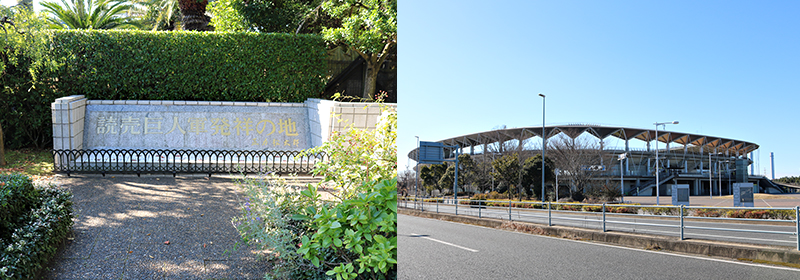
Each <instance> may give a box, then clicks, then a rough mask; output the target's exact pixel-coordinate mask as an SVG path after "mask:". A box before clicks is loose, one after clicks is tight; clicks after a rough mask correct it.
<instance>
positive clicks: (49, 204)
mask: <svg viewBox="0 0 800 280" xmlns="http://www.w3.org/2000/svg"><path fill="white" fill-rule="evenodd" d="M0 185H3V189H4V190H5V189H6V187H8V186H15V187H19V186H24V187H23V188H25V189H29V188H30V187H29V185H30V178H27V177H25V176H21V175H13V176H2V177H0ZM29 193H30V192H29ZM15 198H17V199H20V198H19V197H15ZM71 198H72V194H71V193H70V192H69V191H67V190H65V189H60V188H56V187H53V186H44V187H36V191H35V198H34V202H33V204H32V205H30V208H27V209H25V211H22V213H23V214H21V216H20V218H19V219H17V220H16V221H14V226H13V228H11V229H9V231H8V234H9V237H8V238H3V239H0V246H1V247H0V250H2V251H0V278H2V279H32V278H33V277H35V276H36V273H37V272H38V271H39V269H41V268H42V266H43V265H45V264H46V263H47V262H48V261H49V259H50V258H51V257H52V256H53V254H55V252H56V249H57V248H58V244H59V243H60V242H61V241H62V240H64V238H65V237H66V235H67V234H68V233H69V231H70V229H71V228H72V201H71ZM3 232H6V231H5V229H4V231H3Z"/></svg>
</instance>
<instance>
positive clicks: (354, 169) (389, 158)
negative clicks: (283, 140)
mask: <svg viewBox="0 0 800 280" xmlns="http://www.w3.org/2000/svg"><path fill="white" fill-rule="evenodd" d="M382 112H383V114H382V115H381V119H380V120H379V121H378V123H377V125H376V127H375V130H374V131H369V130H361V129H355V128H353V127H352V125H351V126H350V128H349V129H347V130H346V131H345V132H344V133H338V132H335V133H333V135H332V136H331V138H330V140H329V141H328V142H325V143H324V144H322V146H319V147H315V148H312V149H309V150H306V151H304V153H305V154H315V153H325V154H327V155H328V157H329V160H328V161H326V162H320V163H317V165H316V166H315V167H314V171H313V173H314V175H322V176H325V178H324V179H323V182H331V183H333V184H334V187H335V188H336V189H337V191H339V194H338V198H339V199H341V200H344V199H349V198H354V197H355V196H356V194H357V192H358V191H359V190H360V189H363V188H361V187H362V185H363V184H364V183H365V182H379V181H382V180H388V179H391V178H396V177H397V146H396V145H395V143H396V140H397V112H396V111H395V110H394V109H392V108H390V107H385V106H384V107H382Z"/></svg>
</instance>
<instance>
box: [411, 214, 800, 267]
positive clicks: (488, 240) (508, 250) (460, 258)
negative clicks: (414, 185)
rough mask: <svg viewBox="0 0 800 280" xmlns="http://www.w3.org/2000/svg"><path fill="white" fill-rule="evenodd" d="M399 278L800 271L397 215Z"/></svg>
mask: <svg viewBox="0 0 800 280" xmlns="http://www.w3.org/2000/svg"><path fill="white" fill-rule="evenodd" d="M397 219H398V223H397V231H398V252H397V253H398V272H397V276H398V279H548V280H553V279H670V280H674V279H800V270H798V269H793V268H784V267H773V266H766V265H760V264H749V263H743V262H737V261H727V260H720V259H711V258H705V257H695V256H684V255H677V254H671V253H664V252H659V251H646V250H639V249H630V248H624V247H616V246H609V245H603V244H596V243H588V242H582V241H573V240H566V239H559V238H552V237H546V236H539V235H529V234H522V233H516V232H509V231H503V230H496V229H490V228H484V227H477V226H472V225H464V224H457V223H451V222H444V221H439V220H432V219H425V218H419V217H413V216H406V215H398V217H397Z"/></svg>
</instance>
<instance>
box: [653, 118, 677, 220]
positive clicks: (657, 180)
mask: <svg viewBox="0 0 800 280" xmlns="http://www.w3.org/2000/svg"><path fill="white" fill-rule="evenodd" d="M654 124H655V125H656V205H659V201H658V200H659V198H660V197H661V184H660V183H661V182H660V181H659V179H658V173H659V171H658V166H659V162H658V126H659V125H664V126H665V128H666V125H667V124H678V121H672V122H663V123H660V122H657V123H654Z"/></svg>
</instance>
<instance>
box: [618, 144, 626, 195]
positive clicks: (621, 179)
mask: <svg viewBox="0 0 800 280" xmlns="http://www.w3.org/2000/svg"><path fill="white" fill-rule="evenodd" d="M626 158H628V153H622V154H621V155H619V199H620V200H621V202H622V203H625V183H624V182H625V172H624V171H623V170H622V161H623V160H625V159H626Z"/></svg>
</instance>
